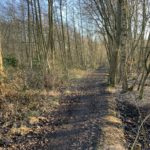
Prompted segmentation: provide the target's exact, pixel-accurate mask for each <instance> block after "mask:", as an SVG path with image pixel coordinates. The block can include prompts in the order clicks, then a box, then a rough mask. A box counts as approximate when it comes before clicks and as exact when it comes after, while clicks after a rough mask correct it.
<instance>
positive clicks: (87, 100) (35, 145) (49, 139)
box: [0, 69, 125, 150]
mask: <svg viewBox="0 0 150 150" xmlns="http://www.w3.org/2000/svg"><path fill="white" fill-rule="evenodd" d="M107 75H108V74H107V73H106V70H105V69H100V70H97V71H95V72H87V73H86V75H85V76H84V77H82V78H78V79H72V80H70V83H71V84H70V86H68V87H63V88H62V89H61V96H60V99H59V105H57V106H56V107H55V109H53V111H52V109H49V111H47V112H46V113H42V116H41V117H39V118H38V120H37V118H36V117H32V118H31V120H30V121H26V123H25V126H21V127H18V128H14V127H9V126H8V125H7V127H6V125H5V126H3V129H1V130H2V131H1V132H2V135H1V142H0V146H1V149H8V150H9V149H10V150H11V149H22V150H23V149H24V150H31V149H35V150H40V149H41V150H46V149H47V150H77V149H78V150H86V149H87V150H98V149H99V150H102V149H104V150H105V149H110V150H113V149H114V150H123V149H125V148H124V145H125V139H124V133H123V129H122V122H121V121H120V119H118V117H117V116H119V115H118V112H116V107H117V103H116V100H115V95H114V92H115V91H114V89H110V88H109V87H108V85H107V84H106V83H107ZM47 105H48V104H47ZM1 124H2V122H1ZM10 128H11V129H10ZM10 131H11V134H10ZM8 133H9V138H8V136H6V135H8ZM116 133H117V134H116Z"/></svg>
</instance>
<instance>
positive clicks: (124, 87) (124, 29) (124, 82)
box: [119, 0, 128, 92]
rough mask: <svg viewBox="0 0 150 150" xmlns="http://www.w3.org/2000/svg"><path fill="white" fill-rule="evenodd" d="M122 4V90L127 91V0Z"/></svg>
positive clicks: (122, 1) (123, 0)
mask: <svg viewBox="0 0 150 150" xmlns="http://www.w3.org/2000/svg"><path fill="white" fill-rule="evenodd" d="M119 5H120V6H121V28H122V33H121V46H120V53H121V59H120V61H121V65H120V67H121V68H120V70H121V81H122V90H123V91H124V92H126V91H127V90H128V84H127V72H126V70H127V69H126V49H127V36H128V35H127V1H126V0H120V4H119Z"/></svg>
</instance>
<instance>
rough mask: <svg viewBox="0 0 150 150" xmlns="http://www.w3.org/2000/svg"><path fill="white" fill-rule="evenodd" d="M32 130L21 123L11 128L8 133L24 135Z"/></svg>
mask: <svg viewBox="0 0 150 150" xmlns="http://www.w3.org/2000/svg"><path fill="white" fill-rule="evenodd" d="M30 132H32V129H31V128H28V127H26V126H24V125H22V126H21V127H19V128H14V127H13V128H11V130H10V134H12V135H15V134H20V135H26V134H28V133H30Z"/></svg>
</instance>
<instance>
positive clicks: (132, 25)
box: [83, 0, 150, 91]
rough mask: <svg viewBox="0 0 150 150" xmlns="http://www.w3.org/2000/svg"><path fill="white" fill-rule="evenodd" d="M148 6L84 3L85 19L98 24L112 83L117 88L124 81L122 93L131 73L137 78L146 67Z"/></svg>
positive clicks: (122, 0)
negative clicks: (116, 85) (117, 84)
mask: <svg viewBox="0 0 150 150" xmlns="http://www.w3.org/2000/svg"><path fill="white" fill-rule="evenodd" d="M149 4H150V1H149V0H142V1H140V0H133V1H128V0H93V1H84V3H83V8H84V10H85V12H86V13H85V16H86V18H87V19H90V20H91V19H93V20H94V21H95V25H96V26H97V30H98V32H99V33H100V34H101V35H102V36H103V40H104V42H105V47H106V51H107V58H108V62H109V83H110V85H112V86H115V84H116V83H119V82H121V83H122V89H123V91H127V90H128V82H127V81H128V79H129V78H130V77H131V76H130V74H131V72H132V73H133V72H136V73H137V76H139V72H140V76H141V74H142V72H143V69H144V68H145V67H144V64H145V63H144V62H145V61H144V60H145V53H147V52H146V51H147V50H146V48H143V47H146V43H147V42H146V41H147V38H146V34H147V33H146V30H147V29H148V28H149V27H148V26H149V25H148V20H150V17H149V13H150V12H149V8H148V7H146V6H149ZM144 72H145V71H144ZM137 78H138V77H137ZM141 80H143V79H141ZM129 88H130V87H129ZM132 89H133V87H132Z"/></svg>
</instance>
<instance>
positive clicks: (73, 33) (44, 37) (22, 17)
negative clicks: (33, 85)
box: [0, 0, 105, 76]
mask: <svg viewBox="0 0 150 150" xmlns="http://www.w3.org/2000/svg"><path fill="white" fill-rule="evenodd" d="M76 2H77V1H76ZM81 2H82V1H80V2H79V3H78V2H77V3H78V4H79V5H78V8H75V7H74V6H75V5H74V4H71V3H70V1H67V0H57V1H53V0H43V1H40V0H25V1H24V0H19V1H15V2H13V1H11V0H8V1H7V2H4V3H1V2H0V3H1V5H0V6H1V10H3V11H1V12H0V14H1V16H0V17H2V19H1V22H0V24H1V26H0V31H2V34H1V38H2V42H3V44H2V47H3V48H2V49H3V54H4V57H7V56H8V55H9V56H10V55H11V56H13V57H15V58H16V59H17V60H18V64H19V66H22V67H23V68H25V69H27V70H30V71H39V72H41V74H43V75H44V74H46V75H47V74H49V76H55V73H56V72H59V73H60V74H61V73H66V74H67V73H68V70H69V69H71V68H84V69H86V68H93V67H94V68H95V67H98V66H99V65H100V63H102V62H103V60H104V58H103V60H102V57H101V53H103V52H104V50H103V49H104V47H103V44H102V43H101V41H100V39H99V37H98V36H97V34H95V33H94V31H93V29H92V28H91V29H90V28H89V29H87V28H86V26H85V25H84V24H85V21H84V20H83V18H82V12H83V11H82V6H81ZM72 3H75V1H74V2H72ZM4 8H5V9H4ZM89 24H90V23H88V22H86V25H87V27H88V26H89ZM104 54H105V52H104ZM104 61H105V60H104Z"/></svg>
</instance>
